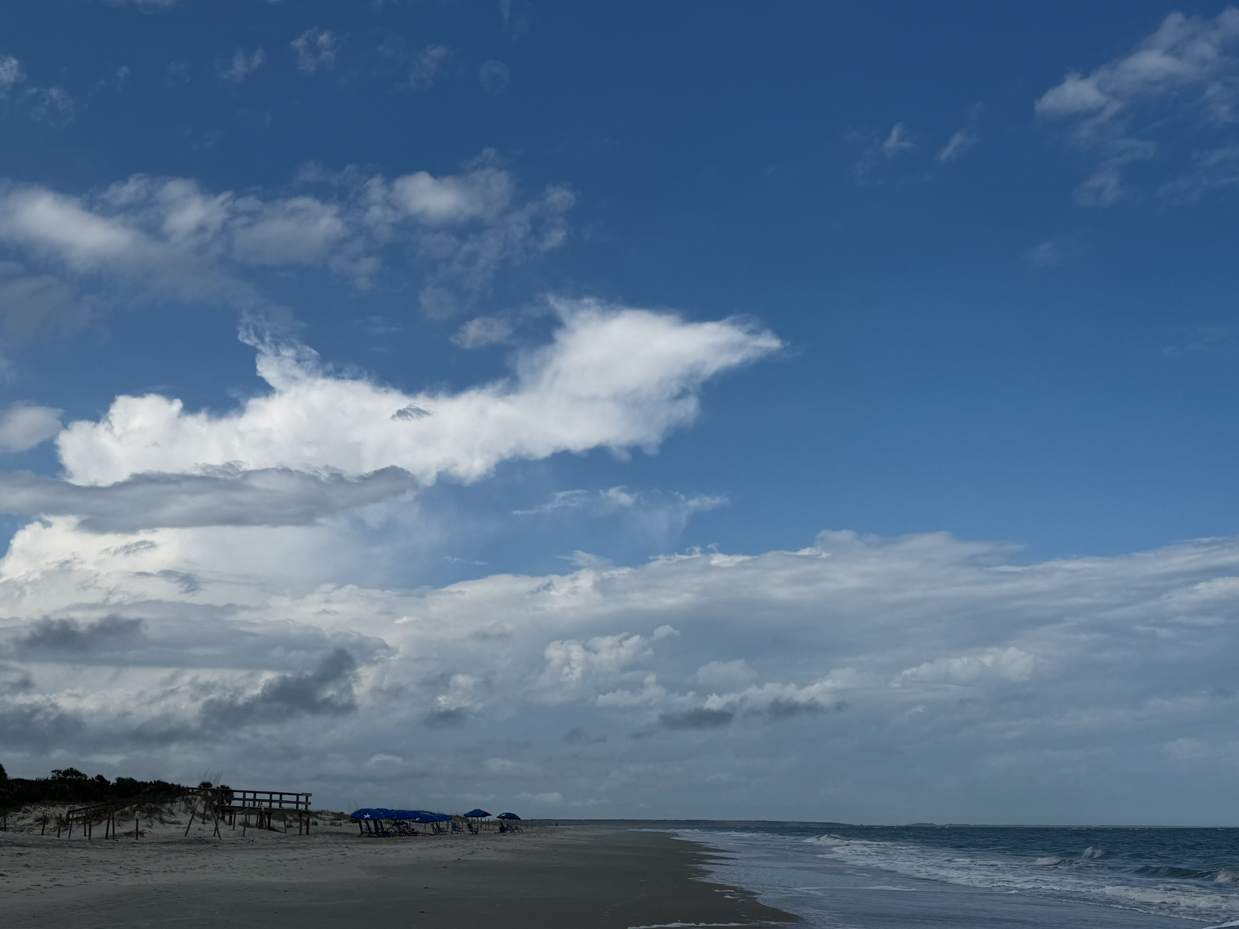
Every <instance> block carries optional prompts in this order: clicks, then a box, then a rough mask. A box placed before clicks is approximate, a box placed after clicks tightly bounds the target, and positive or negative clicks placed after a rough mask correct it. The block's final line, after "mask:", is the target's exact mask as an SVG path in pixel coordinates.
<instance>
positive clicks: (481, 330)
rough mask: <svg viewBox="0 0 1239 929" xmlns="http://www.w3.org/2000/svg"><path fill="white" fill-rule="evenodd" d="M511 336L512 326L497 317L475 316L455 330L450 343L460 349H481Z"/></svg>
mask: <svg viewBox="0 0 1239 929" xmlns="http://www.w3.org/2000/svg"><path fill="white" fill-rule="evenodd" d="M511 334H512V324H511V323H509V322H508V321H507V320H505V319H500V318H498V317H497V316H477V317H475V318H473V319H471V320H469V321H468V322H467V323H465V324H464V325H463V326H461V327H460V329H459V330H457V332H456V334H455V335H454V336H452V341H453V342H455V343H456V344H457V345H459V346H460V347H461V348H481V347H482V346H483V345H494V344H495V343H496V342H503V341H506V340H507V338H508V336H510V335H511Z"/></svg>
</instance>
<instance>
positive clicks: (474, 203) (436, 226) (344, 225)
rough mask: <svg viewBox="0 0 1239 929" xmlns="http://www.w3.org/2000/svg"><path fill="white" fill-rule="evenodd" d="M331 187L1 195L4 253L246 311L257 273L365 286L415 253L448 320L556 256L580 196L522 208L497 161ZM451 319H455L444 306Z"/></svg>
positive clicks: (139, 181) (178, 184)
mask: <svg viewBox="0 0 1239 929" xmlns="http://www.w3.org/2000/svg"><path fill="white" fill-rule="evenodd" d="M311 180H312V181H314V180H316V181H318V182H322V181H324V180H325V181H326V184H325V185H324V186H325V187H326V192H325V193H324V194H323V195H319V196H314V195H311V194H308V193H301V194H297V195H292V196H270V197H262V196H259V195H256V194H238V193H235V192H233V191H223V192H220V193H212V192H208V191H204V190H203V189H202V188H201V187H200V186H199V185H198V184H197V183H196V182H194V181H192V180H188V179H184V178H153V177H148V176H145V175H135V176H134V177H131V178H129V179H128V180H127V181H124V182H122V183H118V184H114V185H112V186H111V187H109V188H106V189H105V190H102V191H96V192H93V193H91V194H88V195H87V196H84V197H77V196H70V195H66V194H63V193H59V192H57V191H53V190H50V189H48V188H46V187H42V186H38V185H16V184H8V185H5V186H0V242H4V243H5V244H8V245H9V246H11V247H14V248H18V249H21V250H23V251H26V252H29V253H31V254H33V255H36V256H38V257H40V258H43V259H52V260H55V261H58V262H60V263H62V264H63V265H64V266H65V267H66V269H67V270H69V271H70V272H72V273H75V274H99V275H104V276H107V277H109V278H112V279H119V280H122V281H124V282H126V283H127V285H128V286H135V285H136V286H138V287H140V288H142V289H143V290H147V291H153V292H155V293H158V294H160V295H166V294H168V293H172V294H175V295H177V296H179V297H182V298H184V299H193V300H204V299H205V300H217V301H225V302H230V303H234V304H237V305H240V306H242V307H255V306H261V305H262V304H263V303H264V301H263V299H262V298H261V296H260V295H259V294H258V293H257V292H256V291H255V289H254V288H253V287H252V286H251V285H249V284H248V283H246V282H245V280H244V278H245V277H246V276H247V269H248V267H249V266H253V265H276V266H279V265H320V266H325V267H327V268H330V269H332V270H334V271H335V272H337V273H339V274H342V275H345V276H346V277H349V278H351V279H353V280H355V281H357V282H358V283H359V284H360V285H363V286H364V285H366V284H367V283H368V282H369V281H370V279H371V278H372V277H373V275H375V274H376V273H378V271H379V270H380V268H381V267H382V266H383V258H384V256H385V254H386V253H387V252H389V251H392V250H396V249H399V250H400V251H401V253H402V255H407V250H408V249H411V250H412V251H413V253H414V255H415V256H416V258H417V259H418V264H419V265H420V266H421V267H422V268H423V269H424V278H423V279H424V280H425V281H426V285H425V291H426V293H428V294H432V295H434V294H437V295H438V300H439V303H438V304H436V305H435V306H434V307H428V309H432V310H437V311H438V312H439V313H440V315H442V314H443V313H445V312H453V311H455V309H456V308H459V307H461V306H468V305H469V304H471V303H472V302H473V301H475V300H476V299H477V298H478V297H479V296H480V295H481V294H482V293H484V292H485V290H486V288H487V287H488V286H489V283H490V281H491V280H492V279H493V277H494V275H495V274H497V273H498V272H499V270H500V269H501V268H503V267H505V266H508V265H512V264H517V263H520V262H523V261H528V260H530V259H532V258H534V257H536V256H538V255H541V254H543V253H545V252H547V251H549V250H551V249H554V248H557V247H559V246H560V245H561V244H563V242H564V241H565V239H566V237H567V231H568V224H567V219H566V214H567V212H568V210H570V209H571V207H572V205H573V202H574V197H573V195H572V193H571V192H570V191H569V190H567V188H564V187H559V186H555V187H550V188H547V189H546V190H545V191H543V192H542V193H541V194H540V195H539V196H536V197H533V198H531V199H522V198H520V197H519V196H518V195H517V191H516V183H515V179H514V178H513V177H512V175H511V173H510V172H508V171H507V170H505V169H504V168H502V167H501V166H500V164H499V161H498V158H497V157H496V156H495V155H494V154H493V153H491V152H487V153H484V154H483V156H482V157H480V158H479V159H475V160H474V161H473V162H471V163H470V164H469V165H468V166H466V169H465V170H464V171H463V172H461V173H459V174H455V175H441V176H437V177H436V176H433V175H431V174H429V173H427V172H424V171H418V172H414V173H412V174H407V175H404V176H401V177H397V178H395V179H392V180H388V179H387V178H384V177H381V176H371V177H358V176H355V175H353V174H348V175H346V176H344V177H327V178H321V177H319V178H311ZM445 308H446V309H445Z"/></svg>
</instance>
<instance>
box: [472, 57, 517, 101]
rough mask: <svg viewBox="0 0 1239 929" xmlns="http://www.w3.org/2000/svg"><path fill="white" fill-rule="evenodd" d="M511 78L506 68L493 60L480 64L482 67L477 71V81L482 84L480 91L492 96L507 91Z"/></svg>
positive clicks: (501, 63)
mask: <svg viewBox="0 0 1239 929" xmlns="http://www.w3.org/2000/svg"><path fill="white" fill-rule="evenodd" d="M511 76H512V74H511V72H510V71H509V70H508V66H507V65H505V64H504V63H503V62H502V61H497V60H495V59H493V58H492V59H491V60H490V61H484V62H482V67H481V69H479V71H478V80H479V81H481V83H482V89H483V90H485V91H486V92H487V93H492V94H501V93H503V92H504V91H505V90H507V89H508V81H509V80H510V79H511Z"/></svg>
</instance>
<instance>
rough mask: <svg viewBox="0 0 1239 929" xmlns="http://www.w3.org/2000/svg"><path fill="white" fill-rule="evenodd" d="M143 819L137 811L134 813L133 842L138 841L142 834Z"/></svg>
mask: <svg viewBox="0 0 1239 929" xmlns="http://www.w3.org/2000/svg"><path fill="white" fill-rule="evenodd" d="M141 826H142V817H141V814H139V813H138V811H137V810H134V811H133V840H134V841H135V842H136V841H138V836H139V835H141V833H142V829H141Z"/></svg>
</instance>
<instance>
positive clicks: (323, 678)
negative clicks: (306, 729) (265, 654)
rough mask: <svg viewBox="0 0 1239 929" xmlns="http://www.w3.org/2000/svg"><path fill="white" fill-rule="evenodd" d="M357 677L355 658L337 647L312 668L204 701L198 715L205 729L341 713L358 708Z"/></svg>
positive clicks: (278, 721) (339, 714)
mask: <svg viewBox="0 0 1239 929" xmlns="http://www.w3.org/2000/svg"><path fill="white" fill-rule="evenodd" d="M356 677H357V661H356V659H355V658H353V656H352V655H351V654H350V653H349V652H348V650H347V649H344V648H337V649H334V650H333V651H331V652H330V653H328V654H327V655H324V656H323V657H322V659H321V660H320V661H319V662H318V664H317V665H316V666H315V667H314V668H312V669H311V670H309V671H300V672H294V673H291V674H281V675H280V676H279V677H276V678H273V679H272V680H269V681H267V682H266V683H265V684H263V686H262V688H261V689H260V690H259V691H258V692H257V693H254V694H245V695H229V696H221V697H215V698H212V699H210V700H207V701H205V702H204V703H203V704H202V708H201V711H200V714H199V716H200V719H201V723H202V725H203V727H204V728H206V729H221V728H231V727H236V726H245V725H253V724H256V723H266V722H275V723H282V722H285V721H287V720H288V719H290V718H292V717H294V716H303V715H311V716H341V715H345V714H348V713H353V712H355V711H356V710H357V697H356V695H355V694H354V692H353V684H354V682H355V680H356Z"/></svg>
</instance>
